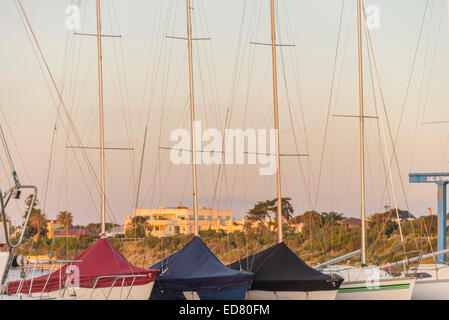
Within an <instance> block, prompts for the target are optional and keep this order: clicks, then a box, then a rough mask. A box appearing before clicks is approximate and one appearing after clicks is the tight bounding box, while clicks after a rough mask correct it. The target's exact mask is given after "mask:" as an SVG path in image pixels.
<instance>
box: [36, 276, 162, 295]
mask: <svg viewBox="0 0 449 320" xmlns="http://www.w3.org/2000/svg"><path fill="white" fill-rule="evenodd" d="M153 286H154V281H152V282H150V283H147V284H143V285H134V286H132V287H131V286H124V287H121V286H117V287H114V288H112V290H111V287H105V288H96V289H91V288H66V289H61V290H55V291H51V292H46V293H44V294H41V293H39V292H35V293H32V294H31V297H32V298H42V299H58V298H71V299H74V300H148V299H149V298H150V295H151V291H152V290H153Z"/></svg>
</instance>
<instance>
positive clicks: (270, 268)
mask: <svg viewBox="0 0 449 320" xmlns="http://www.w3.org/2000/svg"><path fill="white" fill-rule="evenodd" d="M229 267H230V268H232V269H234V270H245V271H250V272H252V273H254V278H253V282H252V285H251V288H250V290H264V291H323V290H337V289H338V288H339V287H340V285H341V283H342V282H343V278H341V277H339V276H336V275H332V276H330V275H326V274H324V273H322V272H320V271H317V270H315V269H313V268H311V267H309V266H308V265H307V264H306V263H305V262H304V261H302V260H301V259H300V258H299V257H298V256H297V255H296V254H295V253H294V252H293V251H291V250H290V249H289V248H288V247H287V246H286V245H285V243H283V242H281V243H278V244H276V245H274V246H272V247H270V248H268V249H266V250H264V251H261V252H259V253H257V254H255V255H252V256H249V257H246V258H243V259H241V260H239V261H236V262H234V263H232V264H231V265H230V266H229Z"/></svg>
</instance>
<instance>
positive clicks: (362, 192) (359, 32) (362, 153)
mask: <svg viewBox="0 0 449 320" xmlns="http://www.w3.org/2000/svg"><path fill="white" fill-rule="evenodd" d="M357 39H358V57H359V105H360V114H359V116H360V195H361V219H362V221H361V225H362V246H361V247H362V256H361V261H360V262H361V264H362V266H365V265H366V227H365V146H364V144H365V141H364V140H365V134H364V113H363V70H362V68H363V65H362V21H361V3H360V0H357Z"/></svg>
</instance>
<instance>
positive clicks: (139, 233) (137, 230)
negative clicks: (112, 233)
mask: <svg viewBox="0 0 449 320" xmlns="http://www.w3.org/2000/svg"><path fill="white" fill-rule="evenodd" d="M146 225H147V218H145V217H142V216H135V217H133V218H132V220H131V223H130V224H129V225H128V227H127V228H126V229H127V231H126V236H127V237H128V238H144V237H145V234H146Z"/></svg>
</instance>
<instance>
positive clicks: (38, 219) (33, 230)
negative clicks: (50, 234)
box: [23, 194, 47, 236]
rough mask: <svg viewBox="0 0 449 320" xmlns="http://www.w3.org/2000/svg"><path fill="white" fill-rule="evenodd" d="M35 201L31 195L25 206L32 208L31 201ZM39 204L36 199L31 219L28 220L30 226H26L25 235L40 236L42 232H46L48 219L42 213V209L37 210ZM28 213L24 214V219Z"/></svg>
mask: <svg viewBox="0 0 449 320" xmlns="http://www.w3.org/2000/svg"><path fill="white" fill-rule="evenodd" d="M32 200H33V195H31V194H30V195H29V196H28V197H27V198H26V199H25V204H26V206H27V207H29V206H30V204H31V201H32ZM38 204H39V201H38V200H37V199H36V201H34V204H33V206H32V208H31V213H30V219H29V220H28V225H27V226H26V230H25V233H26V234H27V235H28V236H30V235H35V234H40V233H41V232H42V231H44V230H45V229H46V228H47V217H46V215H45V213H43V212H42V211H41V209H37V206H38ZM25 215H26V212H25V213H24V216H23V218H24V219H25V218H26V216H25Z"/></svg>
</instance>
